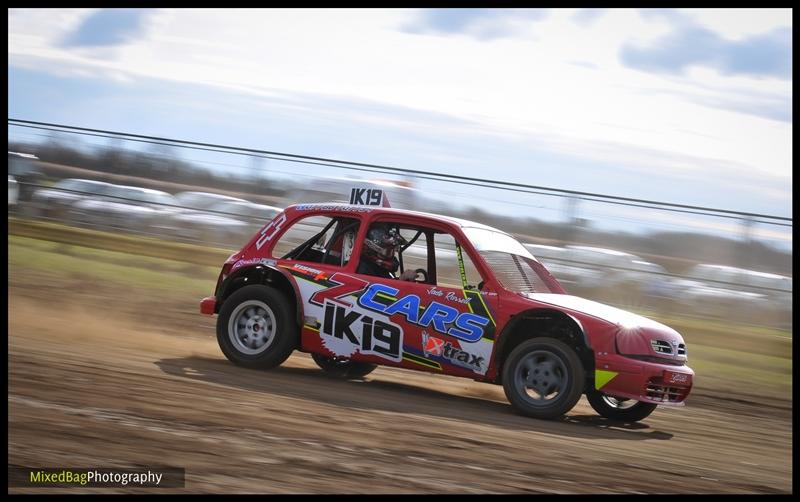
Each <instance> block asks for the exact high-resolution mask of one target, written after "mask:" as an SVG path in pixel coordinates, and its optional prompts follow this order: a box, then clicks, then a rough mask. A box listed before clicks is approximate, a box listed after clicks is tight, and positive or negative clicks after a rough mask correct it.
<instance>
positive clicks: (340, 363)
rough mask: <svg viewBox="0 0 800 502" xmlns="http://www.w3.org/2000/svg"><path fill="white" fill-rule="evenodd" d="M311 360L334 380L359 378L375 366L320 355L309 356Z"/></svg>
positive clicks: (367, 373) (375, 366)
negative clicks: (334, 378)
mask: <svg viewBox="0 0 800 502" xmlns="http://www.w3.org/2000/svg"><path fill="white" fill-rule="evenodd" d="M311 358H312V359H314V362H315V363H317V366H319V367H320V368H322V370H323V371H324V372H325V373H327V374H328V375H330V376H333V377H336V378H344V379H351V378H361V377H363V376H366V375H369V374H370V373H372V372H373V371H374V370H375V368H377V367H378V365H377V364H370V363H365V362H363V361H350V360H349V359H342V360H339V359H335V358H332V357H326V356H323V355H320V354H311Z"/></svg>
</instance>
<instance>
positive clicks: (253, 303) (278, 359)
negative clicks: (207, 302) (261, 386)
mask: <svg viewBox="0 0 800 502" xmlns="http://www.w3.org/2000/svg"><path fill="white" fill-rule="evenodd" d="M264 307H266V309H265V308H264ZM292 313H293V309H292V307H291V304H290V303H289V300H288V299H287V298H286V297H285V296H284V294H283V293H281V292H280V291H278V290H276V289H273V288H270V287H267V286H262V285H260V284H254V285H252V286H245V287H243V288H241V289H239V290H237V291H235V292H234V293H233V294H232V295H231V296H229V297H228V299H227V300H225V303H223V304H222V308H221V309H220V311H219V317H218V318H217V342H218V343H219V347H220V349H222V353H223V354H225V357H227V358H228V360H230V361H231V362H233V363H235V364H238V365H240V366H246V367H248V368H262V369H266V368H274V367H276V366H279V365H280V364H281V363H283V362H284V361H285V360H286V359H287V358H288V357H289V356H290V355H291V354H292V351H294V349H295V348H297V345H298V340H299V331H298V328H297V324H296V323H295V320H294V317H293V315H292ZM234 315H235V318H232V316H234ZM237 319H238V321H237ZM242 321H244V324H241V322H242ZM234 323H235V324H236V327H235V328H234ZM251 340H252V344H250V341H251ZM248 344H250V346H248Z"/></svg>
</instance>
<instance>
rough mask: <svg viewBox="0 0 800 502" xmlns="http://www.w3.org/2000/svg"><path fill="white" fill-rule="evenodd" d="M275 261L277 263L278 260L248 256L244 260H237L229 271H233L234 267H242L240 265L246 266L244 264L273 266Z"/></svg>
mask: <svg viewBox="0 0 800 502" xmlns="http://www.w3.org/2000/svg"><path fill="white" fill-rule="evenodd" d="M276 263H278V262H277V261H275V260H271V259H269V258H248V259H246V260H239V261H237V262H236V263H234V264H233V266H232V267H231V271H234V270H236V269H239V268H242V267H246V266H249V265H268V266H275V264H276Z"/></svg>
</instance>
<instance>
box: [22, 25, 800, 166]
mask: <svg viewBox="0 0 800 502" xmlns="http://www.w3.org/2000/svg"><path fill="white" fill-rule="evenodd" d="M789 12H790V11H789V10H788V9H785V10H775V11H761V10H759V11H748V12H740V11H729V10H716V9H715V10H713V11H706V10H696V11H695V10H692V11H688V12H685V13H683V14H685V15H686V16H690V17H693V18H695V19H697V20H698V21H699V22H702V23H703V24H705V25H706V26H708V27H710V28H711V29H714V30H716V31H719V32H720V33H721V34H723V35H724V36H727V37H743V36H747V35H751V34H753V33H759V32H763V31H767V30H769V29H772V28H774V27H776V26H784V25H785V24H786V22H787V18H788V17H789V14H788V13H789ZM87 14H88V11H77V10H68V11H60V10H59V11H28V10H12V11H10V15H9V62H10V64H15V65H24V66H31V65H33V66H35V67H36V68H37V69H39V70H47V71H53V72H64V71H67V70H69V71H91V72H95V73H96V74H99V75H103V76H105V77H106V78H109V77H113V78H122V77H121V76H122V75H127V76H128V78H131V77H136V76H147V77H152V78H156V79H167V80H173V81H179V82H191V83H206V84H209V85H214V86H219V87H225V88H228V89H236V90H238V91H241V92H248V93H251V94H253V95H262V96H274V95H276V94H280V93H287V92H291V93H296V92H299V93H307V94H309V95H320V96H322V97H337V96H338V97H344V98H355V99H364V100H372V101H375V102H378V103H386V104H390V105H396V106H402V107H407V108H410V109H413V110H420V111H435V112H438V113H443V114H447V115H451V116H453V117H456V118H461V119H463V120H464V121H466V122H469V123H477V124H481V125H482V126H483V127H484V128H485V129H486V130H487V131H492V132H494V133H496V134H502V135H505V136H508V137H511V138H519V139H520V140H521V141H527V142H530V143H534V144H537V145H538V146H540V147H541V148H542V149H545V150H547V149H551V150H555V151H560V152H568V153H570V154H573V155H579V156H585V157H586V158H589V159H596V160H602V161H604V162H608V161H614V162H621V163H630V164H636V163H638V164H639V165H643V163H644V165H647V163H651V164H652V165H659V166H661V167H662V168H663V169H686V170H702V169H703V165H704V164H709V165H716V166H719V165H725V166H728V167H727V168H728V169H730V170H733V171H736V170H737V169H738V170H740V171H742V172H752V171H756V172H758V171H762V172H764V173H768V174H770V175H773V176H780V177H783V178H785V179H787V180H790V179H791V153H792V152H791V139H790V138H791V132H792V131H791V129H792V127H791V124H789V123H785V122H779V121H774V120H769V119H767V118H764V117H759V116H755V115H752V114H748V113H743V111H745V112H746V111H747V109H748V108H747V107H746V106H745V107H739V109H738V110H737V109H733V108H732V109H721V108H720V107H719V106H724V104H725V103H726V99H727V100H728V101H727V102H730V97H731V95H732V93H736V96H740V97H741V98H742V99H747V98H746V96H747V93H748V92H752V93H760V95H764V93H769V94H771V95H774V96H778V97H780V96H783V97H785V99H786V100H787V102H789V101H790V100H791V82H786V81H776V80H774V79H753V78H745V77H726V76H722V75H719V74H717V73H715V72H713V71H710V70H702V69H698V70H692V71H690V72H688V73H687V75H685V76H682V77H674V76H668V77H664V76H660V75H653V74H649V73H645V72H641V71H634V70H630V69H627V68H625V67H623V66H622V65H621V64H620V62H619V59H618V53H619V49H620V47H621V46H622V44H623V43H627V42H630V41H639V42H642V43H645V42H648V41H652V40H655V39H657V38H658V37H660V36H663V35H664V34H666V33H669V31H670V30H671V29H672V26H671V25H670V21H669V19H668V17H663V16H661V17H660V16H642V15H641V14H640V13H639V12H638V11H635V10H630V9H616V10H610V11H608V12H606V13H604V14H603V15H602V16H599V17H598V18H596V19H595V20H593V22H592V23H583V24H581V23H576V22H575V21H574V20H573V16H574V15H575V11H574V10H571V9H563V10H553V11H551V12H550V13H549V14H548V16H547V17H546V18H545V19H543V20H540V21H537V22H536V23H535V25H534V26H533V27H532V28H531V30H533V31H531V33H530V34H526V32H525V31H524V30H523V29H521V28H520V26H519V25H515V26H516V28H517V29H516V32H517V33H518V35H519V36H518V37H516V38H500V39H492V40H477V39H474V38H470V37H462V36H443V35H441V34H435V35H434V34H424V33H422V34H410V33H407V32H404V31H402V29H401V28H402V27H403V26H405V25H407V23H408V22H409V21H410V20H413V19H414V15H415V12H414V11H410V10H377V9H368V10H351V9H336V10H290V9H270V10H264V9H258V10H205V9H197V10H195V9H192V10H183V9H181V10H163V11H159V12H158V13H156V14H155V15H153V16H151V18H150V23H151V25H150V26H149V30H148V36H147V38H144V39H139V40H134V41H131V43H129V44H127V45H125V46H122V47H120V48H119V50H116V51H115V52H114V53H112V54H110V55H107V56H106V58H104V59H98V58H96V57H93V56H92V55H91V54H90V53H81V52H77V51H74V50H72V51H70V50H67V49H64V48H62V47H60V46H59V45H58V43H57V41H58V40H59V37H62V36H63V35H64V34H65V33H69V31H70V30H71V29H74V28H75V27H76V26H77V25H78V24H79V22H80V20H81V19H83V17H84V16H86V15H87ZM746 19H751V20H752V21H753V22H752V24H747V23H745V22H744V21H745V20H746ZM788 21H789V22H790V19H788ZM575 61H582V62H585V63H588V64H589V65H594V66H595V67H596V68H597V69H596V70H595V69H592V68H591V67H587V66H578V65H575V64H574V62H575ZM715 99H716V101H714V100H715ZM703 100H705V101H703ZM709 100H710V101H709ZM703 103H706V104H708V103H717V105H719V106H716V107H714V106H706V105H704V104H703ZM359 113H363V111H362V112H359ZM362 119H365V120H367V119H369V120H374V121H377V122H385V121H386V120H394V119H392V118H391V117H378V116H376V117H373V118H369V117H363V116H362ZM412 127H413V126H412ZM679 157H680V158H683V159H693V160H692V161H691V162H678V161H676V159H678V158H679ZM708 172H715V171H714V170H713V169H712V170H710V171H708Z"/></svg>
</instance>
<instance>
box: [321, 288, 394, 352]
mask: <svg viewBox="0 0 800 502" xmlns="http://www.w3.org/2000/svg"><path fill="white" fill-rule="evenodd" d="M324 310H325V317H324V319H323V322H322V328H321V329H320V331H319V332H320V335H321V336H322V341H323V345H324V346H325V347H326V348H327V349H328V350H330V351H331V352H333V353H334V354H336V355H337V356H342V357H351V356H352V355H353V354H355V353H356V352H358V353H361V354H368V355H376V356H379V357H382V358H384V359H389V360H392V361H395V362H400V361H402V359H403V354H402V347H403V330H402V328H400V326H398V325H397V324H395V323H393V322H391V321H389V320H388V319H386V318H383V319H381V318H378V317H376V316H373V315H367V314H366V313H364V312H360V311H359V310H357V309H352V308H348V307H344V306H342V305H339V304H336V303H333V302H331V301H330V300H325V305H324Z"/></svg>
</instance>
